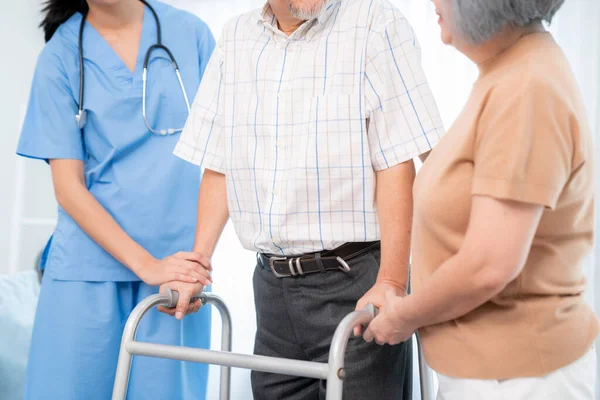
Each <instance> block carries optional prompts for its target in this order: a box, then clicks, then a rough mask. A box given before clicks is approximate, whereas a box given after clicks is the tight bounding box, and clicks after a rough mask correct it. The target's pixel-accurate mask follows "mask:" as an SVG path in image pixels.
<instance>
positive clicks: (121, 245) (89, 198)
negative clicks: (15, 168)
mask: <svg viewBox="0 0 600 400" xmlns="http://www.w3.org/2000/svg"><path fill="white" fill-rule="evenodd" d="M73 163H77V161H74V160H52V161H51V167H52V175H53V180H54V189H55V194H56V199H57V201H58V203H59V204H60V206H61V207H62V208H63V210H65V212H66V213H67V214H69V216H70V217H71V218H73V220H74V221H75V222H76V223H77V225H79V227H80V228H81V229H82V230H83V231H84V232H85V233H86V234H87V235H88V236H89V237H90V238H91V239H92V240H94V241H95V242H96V243H97V244H98V245H99V246H101V247H102V248H103V249H104V250H106V251H107V252H108V253H109V254H110V255H112V256H113V257H114V258H116V259H117V260H118V261H120V262H121V263H122V264H123V265H125V266H126V267H127V268H129V269H131V270H132V271H133V272H134V273H136V274H137V272H136V271H138V270H139V269H140V268H143V266H144V265H145V264H146V263H148V262H149V261H150V260H153V257H152V256H151V255H150V254H149V253H148V252H147V251H146V250H145V249H144V248H143V247H142V246H140V245H139V244H138V243H136V242H135V241H134V240H133V239H132V238H131V237H130V236H129V235H127V233H126V232H125V231H124V230H123V229H122V228H121V227H120V226H119V224H118V223H117V222H116V221H115V219H114V218H113V217H112V216H111V215H110V214H109V213H108V211H106V209H105V208H104V207H103V206H102V205H101V204H100V203H99V202H98V201H97V200H96V198H94V196H93V195H92V194H91V193H90V192H89V191H88V190H87V188H86V186H85V181H84V179H83V167H82V166H81V167H79V166H74V165H73Z"/></svg>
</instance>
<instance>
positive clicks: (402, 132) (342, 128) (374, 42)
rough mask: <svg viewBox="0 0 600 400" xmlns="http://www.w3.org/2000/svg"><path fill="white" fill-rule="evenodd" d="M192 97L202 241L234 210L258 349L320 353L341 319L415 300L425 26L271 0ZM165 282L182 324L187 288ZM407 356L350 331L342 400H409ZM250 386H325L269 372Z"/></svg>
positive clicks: (270, 389)
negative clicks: (249, 274) (412, 251)
mask: <svg viewBox="0 0 600 400" xmlns="http://www.w3.org/2000/svg"><path fill="white" fill-rule="evenodd" d="M196 99H197V100H196V103H195V104H194V107H193V111H192V114H191V115H190V118H189V120H188V123H187V126H186V128H185V130H184V132H183V133H182V136H181V140H180V142H179V144H178V146H177V148H176V150H175V154H177V155H178V156H179V157H181V158H183V159H184V160H187V161H190V162H192V163H195V164H200V165H203V166H204V168H205V173H204V177H203V180H202V187H201V189H200V196H199V206H198V211H199V216H198V225H197V235H196V241H195V248H194V250H195V251H197V252H199V253H202V254H204V255H206V256H208V257H210V256H211V255H212V253H213V250H214V247H215V245H216V243H217V240H218V238H219V236H220V234H221V231H222V229H223V227H224V225H225V223H226V221H227V219H228V218H229V217H230V218H231V219H232V221H233V224H234V226H235V229H236V232H237V234H238V236H239V239H240V240H241V242H242V244H243V246H244V247H245V248H247V249H249V250H253V251H255V252H257V253H258V266H257V268H256V271H255V275H254V293H255V303H256V312H257V325H258V329H257V333H256V342H255V352H256V354H260V355H267V356H277V357H286V358H293V359H301V360H310V361H325V360H326V359H327V356H328V350H329V346H330V342H331V338H332V336H333V333H334V330H335V328H336V326H337V325H338V323H339V322H340V321H341V319H342V318H343V317H344V316H345V315H346V314H348V313H349V312H351V311H353V310H354V309H355V308H357V307H358V308H362V307H364V306H366V305H367V304H368V303H373V304H375V305H376V306H382V305H383V301H384V298H385V293H386V292H387V291H390V290H392V291H393V292H394V293H395V294H397V295H400V296H402V295H405V294H406V289H407V285H408V275H409V274H408V265H409V248H410V231H411V222H412V218H411V215H412V195H411V193H412V185H413V181H414V177H415V167H414V164H413V161H412V160H413V158H415V157H417V156H421V155H424V154H426V153H428V152H429V151H430V150H431V149H432V148H433V147H434V146H435V145H436V144H437V143H438V142H439V140H440V137H441V135H442V132H443V129H442V123H441V120H440V117H439V114H438V111H437V108H436V105H435V103H434V100H433V97H432V95H431V92H430V89H429V87H428V85H427V82H426V80H425V76H424V74H423V70H422V68H421V66H420V50H419V47H418V44H417V40H416V38H415V35H414V33H413V31H412V29H411V27H410V25H409V23H408V22H407V21H406V19H405V18H404V17H403V16H402V15H401V14H400V12H398V10H397V9H395V8H394V7H393V6H392V5H390V4H389V3H388V2H387V1H385V0H343V1H339V0H338V1H332V0H330V1H326V0H270V1H269V2H268V3H267V4H266V5H265V7H264V8H263V9H262V10H258V11H255V12H251V13H248V14H244V15H242V16H240V17H238V18H236V19H235V20H233V21H232V22H231V23H229V24H228V25H227V26H226V27H225V30H224V32H223V34H222V37H221V40H220V42H219V44H218V46H217V49H216V51H215V53H214V55H213V57H212V59H211V61H210V65H209V66H208V68H207V71H206V75H205V79H204V80H203V83H202V85H201V87H200V89H199V93H198V96H197V97H196ZM225 198H227V202H225ZM380 240H381V242H380ZM380 248H381V249H380ZM207 267H208V266H207ZM171 286H172V287H175V288H177V289H178V290H180V291H182V292H183V293H184V294H185V295H184V296H182V303H181V305H180V308H178V309H177V313H178V314H177V316H178V317H179V318H180V317H182V316H183V314H184V313H185V312H187V311H189V310H187V307H186V306H185V301H186V300H187V299H189V293H190V290H189V289H186V287H188V288H189V287H192V288H193V285H186V284H178V283H177V284H175V283H174V284H171ZM191 308H192V310H191V311H193V309H194V308H197V306H196V305H192V307H191ZM411 364H412V360H411V345H410V341H407V342H406V343H402V344H399V345H396V346H386V347H380V346H377V345H375V344H369V343H366V342H364V341H363V340H359V339H352V340H351V342H350V344H349V347H348V352H347V365H348V369H347V383H346V386H345V395H344V396H345V397H344V398H345V399H361V400H364V399H366V398H368V397H370V396H376V397H377V398H378V399H410V393H411V389H412V388H411V381H412V373H411ZM252 387H253V392H254V396H255V398H256V399H271V400H284V399H290V400H291V399H316V398H321V397H322V396H323V394H324V387H323V385H322V384H319V382H318V381H315V380H311V379H305V378H296V377H288V376H281V375H275V374H267V373H253V375H252Z"/></svg>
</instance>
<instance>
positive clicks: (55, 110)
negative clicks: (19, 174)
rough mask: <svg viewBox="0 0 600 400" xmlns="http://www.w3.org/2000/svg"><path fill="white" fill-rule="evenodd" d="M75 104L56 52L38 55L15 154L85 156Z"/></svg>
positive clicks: (56, 156) (71, 157)
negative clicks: (76, 118) (76, 119)
mask: <svg viewBox="0 0 600 400" xmlns="http://www.w3.org/2000/svg"><path fill="white" fill-rule="evenodd" d="M77 111H78V106H77V103H76V101H75V96H74V94H73V91H72V90H71V86H70V85H69V80H68V78H67V74H66V72H65V68H64V66H63V63H62V62H61V60H60V58H59V57H58V56H57V55H56V54H49V53H47V52H42V54H41V55H40V57H39V59H38V62H37V65H36V69H35V74H34V77H33V83H32V87H31V93H30V96H29V105H28V108H27V113H26V116H25V121H24V123H23V128H22V130H21V136H20V138H19V144H18V147H17V154H19V155H21V156H24V157H29V158H36V159H41V160H45V161H48V160H50V159H57V158H63V159H76V160H82V161H83V159H84V148H83V140H82V132H81V130H80V129H79V127H78V126H77V122H76V121H75V115H76V114H77Z"/></svg>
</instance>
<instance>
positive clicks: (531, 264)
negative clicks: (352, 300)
mask: <svg viewBox="0 0 600 400" xmlns="http://www.w3.org/2000/svg"><path fill="white" fill-rule="evenodd" d="M434 3H435V5H436V8H437V13H438V14H439V16H440V19H439V23H440V25H441V28H442V40H443V41H444V43H446V44H452V45H453V46H454V47H456V49H457V50H459V51H460V52H461V53H463V54H464V55H466V56H467V57H468V58H469V59H471V60H472V61H473V62H474V63H476V64H477V65H478V67H479V71H480V74H479V78H478V80H477V82H476V83H475V85H474V86H473V90H472V94H471V97H470V99H469V100H468V102H467V104H466V105H465V107H464V110H463V111H462V113H461V114H460V116H459V117H458V119H457V120H456V122H455V123H454V125H453V126H452V128H451V129H450V130H449V131H448V133H447V134H446V136H445V137H444V139H443V140H442V142H441V143H440V144H439V145H438V147H437V148H436V149H435V150H434V151H433V153H432V154H431V155H430V157H429V159H428V160H427V162H426V163H425V165H424V166H423V168H422V170H421V172H420V174H419V176H418V177H417V181H416V183H415V188H414V199H415V200H414V201H415V207H414V208H415V210H414V227H413V239H412V240H413V264H412V265H413V281H412V285H413V294H411V295H409V296H407V297H404V298H400V297H394V296H393V295H391V294H390V295H389V296H388V298H387V302H386V304H385V306H384V307H383V308H382V310H381V313H380V315H379V316H378V317H377V318H376V319H375V320H374V321H373V322H372V323H371V324H370V325H369V328H368V330H367V331H366V332H365V340H367V341H371V340H373V339H374V340H376V341H377V342H378V343H384V342H385V343H392V344H393V343H398V342H400V341H404V340H407V339H408V338H410V336H411V335H412V333H413V332H415V331H416V330H417V329H418V330H419V334H420V337H421V339H422V343H423V348H424V352H425V357H426V360H427V361H428V363H429V365H430V366H431V367H432V368H433V369H434V370H435V371H436V372H437V373H438V375H439V383H440V385H439V393H438V399H444V400H455V399H456V400H459V399H460V400H470V399H486V400H488V399H490V400H496V399H507V400H525V399H527V400H535V399H540V400H542V399H543V400H548V399H560V400H569V399H573V400H575V399H577V400H585V399H590V400H591V399H593V398H594V381H595V375H596V359H595V357H596V356H595V352H594V348H593V343H594V340H595V339H596V337H597V335H598V331H599V324H598V320H597V317H596V316H595V314H594V313H593V311H592V310H591V309H590V308H589V307H588V306H587V305H586V304H585V303H584V299H583V291H584V287H585V283H586V281H585V277H584V274H583V272H582V268H581V266H582V261H583V259H584V256H585V255H586V254H587V253H588V252H589V251H590V250H591V248H592V243H593V228H594V212H593V207H594V177H593V157H594V155H593V150H592V149H593V146H592V134H591V132H590V128H589V126H588V123H587V121H586V115H585V111H584V105H583V102H582V98H581V95H580V93H579V91H578V89H577V85H576V82H575V79H574V78H573V75H572V73H571V69H570V67H569V64H568V63H567V61H566V59H565V56H564V54H563V53H562V51H561V49H560V48H559V47H558V46H557V44H556V43H555V41H554V39H553V38H552V36H551V34H550V33H548V32H546V31H545V30H544V27H543V25H542V22H543V21H547V22H550V21H551V19H552V17H553V16H554V14H555V13H556V12H557V11H558V9H559V8H560V6H561V5H562V3H563V0H494V1H490V0H434Z"/></svg>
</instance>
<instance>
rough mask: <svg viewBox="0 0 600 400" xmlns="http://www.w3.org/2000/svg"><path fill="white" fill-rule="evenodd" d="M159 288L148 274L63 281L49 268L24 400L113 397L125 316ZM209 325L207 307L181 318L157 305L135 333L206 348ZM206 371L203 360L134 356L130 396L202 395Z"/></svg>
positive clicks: (184, 398) (183, 398)
mask: <svg viewBox="0 0 600 400" xmlns="http://www.w3.org/2000/svg"><path fill="white" fill-rule="evenodd" d="M156 291H157V289H156V288H153V287H150V286H148V285H146V284H144V283H143V282H80V281H58V280H54V279H52V278H51V277H49V276H48V275H46V276H44V280H43V283H42V289H41V293H40V298H39V303H38V309H37V314H36V319H35V326H34V330H33V336H32V341H31V353H30V354H31V355H30V357H29V364H28V366H27V377H26V386H25V395H24V397H23V398H24V400H57V399H61V400H106V399H110V398H111V394H112V388H113V383H114V376H115V371H116V366H117V358H118V352H119V345H120V342H121V334H122V331H123V327H124V325H125V321H126V320H127V316H128V315H129V314H130V312H131V310H132V309H133V307H134V306H135V305H136V304H137V303H138V302H139V301H140V300H142V299H144V298H145V297H147V296H150V295H151V294H154V293H156ZM208 326H210V309H209V308H208V307H204V308H203V309H202V310H200V312H199V313H198V314H194V315H190V316H187V317H185V318H184V319H183V320H182V321H178V320H176V319H175V318H173V317H170V316H168V315H165V314H161V313H159V312H158V311H157V310H156V309H153V310H151V311H150V312H149V313H148V314H146V316H144V319H143V320H142V323H141V324H140V327H139V330H138V334H137V338H138V340H139V341H144V342H151V343H161V344H171V345H185V346H189V347H196V348H209V345H210V343H209V335H208V332H207V330H206V327H208ZM207 376H208V367H207V366H206V365H202V364H194V363H184V362H181V361H174V360H166V359H158V358H148V357H135V356H134V358H133V363H132V370H131V378H130V384H129V392H128V399H132V400H158V399H160V400H163V399H165V400H166V399H173V400H175V399H177V400H204V399H205V396H206V394H205V393H206V385H207ZM1 398H2V399H5V398H4V397H3V396H2V397H1Z"/></svg>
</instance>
